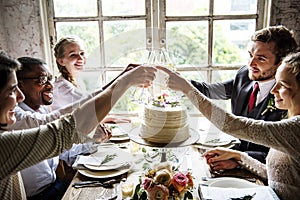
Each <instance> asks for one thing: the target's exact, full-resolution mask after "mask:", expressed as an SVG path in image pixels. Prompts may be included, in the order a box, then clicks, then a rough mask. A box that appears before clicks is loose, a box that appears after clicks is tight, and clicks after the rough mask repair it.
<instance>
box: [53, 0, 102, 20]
mask: <svg viewBox="0 0 300 200" xmlns="http://www.w3.org/2000/svg"><path fill="white" fill-rule="evenodd" d="M53 4H54V11H55V12H54V13H55V14H54V15H55V17H78V16H81V17H83V16H97V0H84V3H83V1H82V0H63V1H62V0H53Z"/></svg>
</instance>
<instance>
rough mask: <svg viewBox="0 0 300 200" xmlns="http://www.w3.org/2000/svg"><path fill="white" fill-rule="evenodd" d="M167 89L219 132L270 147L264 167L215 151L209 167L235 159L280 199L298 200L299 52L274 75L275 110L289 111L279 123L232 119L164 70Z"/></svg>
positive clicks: (244, 156)
mask: <svg viewBox="0 0 300 200" xmlns="http://www.w3.org/2000/svg"><path fill="white" fill-rule="evenodd" d="M158 69H161V70H163V71H165V72H167V73H168V74H169V75H170V77H169V87H170V88H171V89H174V90H180V91H182V92H183V93H184V94H185V95H186V96H187V97H188V98H189V99H190V100H191V102H192V103H193V104H194V105H195V106H196V107H197V108H198V109H199V110H200V111H201V112H202V114H203V115H204V116H205V117H207V118H208V119H209V120H210V121H211V122H212V123H213V124H214V125H216V126H217V127H218V128H219V129H220V130H222V131H224V132H226V133H228V134H231V135H233V136H235V137H238V138H241V139H244V140H249V141H252V142H255V143H258V144H262V145H264V146H268V147H270V152H269V154H268V156H267V163H266V165H264V164H262V163H261V162H259V161H257V160H255V159H253V158H251V157H249V156H248V155H247V154H245V153H241V152H238V151H234V150H226V149H221V148H219V149H214V150H211V151H208V152H206V153H205V154H204V156H205V157H206V158H207V162H208V164H210V165H211V167H212V168H213V169H214V170H217V169H218V161H221V160H227V159H235V160H236V161H238V162H239V163H240V164H241V165H242V166H243V167H244V168H246V169H248V170H250V171H252V172H254V173H256V174H257V175H259V176H261V177H263V178H265V179H268V184H269V186H270V187H271V188H273V190H274V191H275V192H276V193H277V195H278V196H279V197H280V199H283V200H292V199H299V192H300V52H297V53H293V54H291V55H289V56H287V57H286V58H285V59H284V60H283V62H282V64H281V65H280V66H279V67H278V69H277V72H276V76H275V79H276V84H275V86H274V87H273V89H272V90H271V93H272V94H274V96H275V106H276V107H277V108H279V109H286V110H287V111H288V119H284V120H282V121H279V122H267V121H262V120H253V119H249V118H245V117H238V116H234V115H233V114H231V113H228V112H226V111H224V110H223V109H221V108H219V107H217V106H216V105H214V104H213V103H212V102H211V101H210V100H209V99H208V98H207V97H205V96H204V95H203V94H201V93H200V92H199V91H198V90H197V89H196V88H194V87H193V85H191V83H190V82H189V81H187V80H186V79H184V78H183V77H181V76H180V75H179V74H178V73H175V72H172V71H170V70H168V69H165V68H163V67H158Z"/></svg>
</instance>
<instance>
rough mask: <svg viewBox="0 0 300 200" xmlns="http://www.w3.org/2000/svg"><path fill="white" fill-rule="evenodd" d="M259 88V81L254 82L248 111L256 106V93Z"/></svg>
mask: <svg viewBox="0 0 300 200" xmlns="http://www.w3.org/2000/svg"><path fill="white" fill-rule="evenodd" d="M258 90H259V86H258V83H257V82H256V83H255V84H254V88H253V91H252V93H251V95H250V99H249V104H248V111H249V112H251V111H252V109H253V108H254V107H255V102H256V95H257V92H258Z"/></svg>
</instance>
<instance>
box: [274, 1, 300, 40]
mask: <svg viewBox="0 0 300 200" xmlns="http://www.w3.org/2000/svg"><path fill="white" fill-rule="evenodd" d="M270 25H284V26H286V27H287V28H289V29H291V30H293V31H294V33H295V36H296V39H297V42H298V44H300V0H289V1H287V0H272V10H271V19H270Z"/></svg>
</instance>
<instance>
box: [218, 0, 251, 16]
mask: <svg viewBox="0 0 300 200" xmlns="http://www.w3.org/2000/svg"><path fill="white" fill-rule="evenodd" d="M256 4H257V0H214V14H215V15H221V14H222V15H240V14H256V13H257V5H256Z"/></svg>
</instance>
